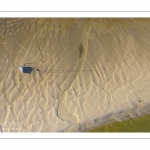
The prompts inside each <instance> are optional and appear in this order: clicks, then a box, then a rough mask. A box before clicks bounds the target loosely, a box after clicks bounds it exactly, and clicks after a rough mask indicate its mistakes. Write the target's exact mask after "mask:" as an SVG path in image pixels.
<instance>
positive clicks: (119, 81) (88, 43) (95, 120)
mask: <svg viewBox="0 0 150 150" xmlns="http://www.w3.org/2000/svg"><path fill="white" fill-rule="evenodd" d="M0 35H1V36H0V39H1V40H0V125H1V127H2V131H3V132H11V131H12V132H81V131H85V130H87V129H90V128H93V127H96V126H100V125H103V124H106V123H108V122H113V121H119V120H124V119H127V118H130V117H137V116H141V115H142V114H147V113H149V111H150V108H149V106H150V73H149V70H150V42H149V39H150V19H131V18H128V19H125V18H122V19H119V18H116V19H115V18H113V19H109V18H107V19H104V18H91V19H88V18H86V19H84V18H56V19H55V18H52V19H50V18H1V19H0ZM23 63H26V64H27V65H28V66H31V67H34V70H33V72H32V73H31V74H23V73H21V72H20V70H19V66H20V65H21V64H23ZM37 68H38V69H39V70H40V71H37V70H36V69H37ZM14 126H15V127H14ZM13 128H15V130H13Z"/></svg>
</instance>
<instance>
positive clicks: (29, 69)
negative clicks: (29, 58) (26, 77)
mask: <svg viewBox="0 0 150 150" xmlns="http://www.w3.org/2000/svg"><path fill="white" fill-rule="evenodd" d="M19 70H20V71H21V72H22V73H31V72H32V71H33V68H32V67H28V66H26V65H25V64H23V65H22V66H20V67H19Z"/></svg>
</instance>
